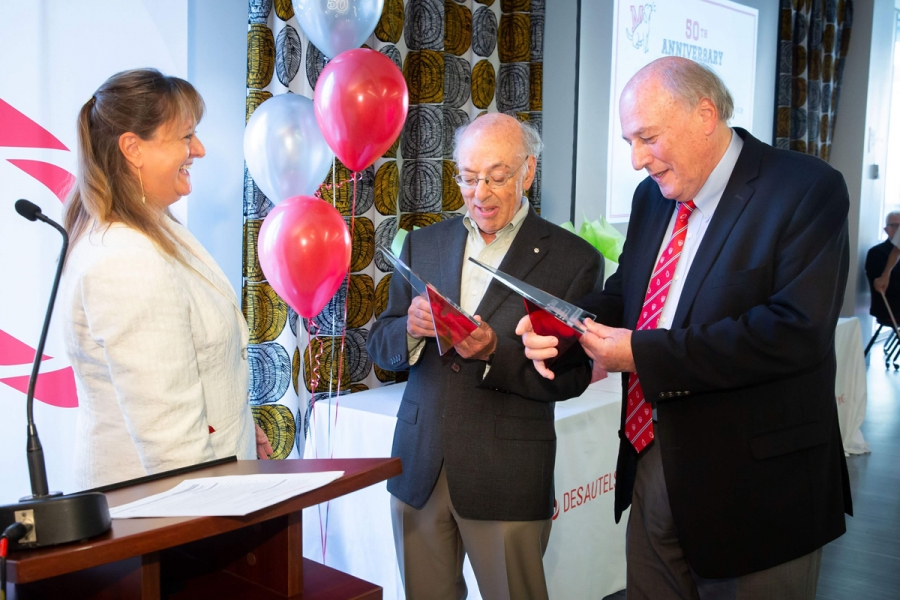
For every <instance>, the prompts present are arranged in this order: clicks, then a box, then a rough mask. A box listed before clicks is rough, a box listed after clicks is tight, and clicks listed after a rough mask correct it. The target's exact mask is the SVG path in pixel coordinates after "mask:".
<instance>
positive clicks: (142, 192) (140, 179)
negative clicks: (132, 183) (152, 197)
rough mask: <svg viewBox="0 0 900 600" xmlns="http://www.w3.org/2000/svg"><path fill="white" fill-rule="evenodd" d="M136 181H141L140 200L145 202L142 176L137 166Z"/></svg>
mask: <svg viewBox="0 0 900 600" xmlns="http://www.w3.org/2000/svg"><path fill="white" fill-rule="evenodd" d="M138 181H139V182H140V183H141V202H142V203H144V204H147V198H146V197H145V196H144V178H143V177H141V168H140V167H138Z"/></svg>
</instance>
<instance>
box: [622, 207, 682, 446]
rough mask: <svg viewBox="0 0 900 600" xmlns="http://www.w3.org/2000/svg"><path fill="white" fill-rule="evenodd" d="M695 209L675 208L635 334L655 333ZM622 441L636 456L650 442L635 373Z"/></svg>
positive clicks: (647, 411) (644, 405)
mask: <svg viewBox="0 0 900 600" xmlns="http://www.w3.org/2000/svg"><path fill="white" fill-rule="evenodd" d="M695 208H697V207H696V205H695V204H694V201H693V200H688V201H687V202H680V203H679V204H678V215H677V216H676V217H675V226H674V227H673V228H672V237H671V238H670V239H669V243H668V245H667V246H666V249H665V250H663V253H662V255H660V257H659V261H658V262H657V263H656V266H655V268H654V269H653V275H651V276H650V285H648V286H647V295H646V297H645V298H644V307H643V308H642V309H641V316H640V318H639V319H638V323H637V327H636V330H638V331H640V330H642V329H656V325H657V323H659V316H660V315H661V314H662V311H663V307H664V306H665V305H666V298H667V297H668V295H669V287H670V286H671V285H672V277H673V276H674V275H675V267H677V266H678V259H679V258H680V257H681V249H682V248H683V247H684V239H685V237H687V228H688V219H689V218H690V216H691V213H692V212H694V209H695ZM625 414H626V416H625V437H626V438H628V441H629V442H631V445H632V446H634V449H635V450H637V451H638V452H639V453H640V452H641V450H643V449H644V448H646V447H647V446H649V445H650V442H652V441H653V417H652V414H651V410H650V404H649V403H648V402H646V401H645V400H644V390H643V389H641V380H640V379H639V378H638V374H637V373H632V374H631V375H629V377H628V410H627V412H626V413H625Z"/></svg>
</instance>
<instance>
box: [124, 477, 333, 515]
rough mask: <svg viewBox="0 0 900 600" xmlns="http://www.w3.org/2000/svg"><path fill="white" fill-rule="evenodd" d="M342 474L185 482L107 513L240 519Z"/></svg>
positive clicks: (225, 478)
mask: <svg viewBox="0 0 900 600" xmlns="http://www.w3.org/2000/svg"><path fill="white" fill-rule="evenodd" d="M343 475H344V472H343V471H321V472H319V473H273V474H268V473H260V474H254V475H227V476H224V477H201V478H198V479H185V480H184V481H182V482H181V483H179V484H178V485H176V486H175V487H173V488H172V489H171V490H169V491H167V492H162V493H160V494H154V495H153V496H148V497H146V498H142V499H141V500H136V501H134V502H129V503H128V504H123V505H122V506H117V507H115V508H111V509H109V513H110V515H111V516H112V518H114V519H135V518H140V517H242V516H244V515H248V514H250V513H252V512H254V511H257V510H260V509H263V508H266V507H267V506H272V505H273V504H278V503H279V502H282V501H284V500H287V499H289V498H293V497H294V496H299V495H300V494H305V493H306V492H310V491H312V490H314V489H316V488H320V487H322V486H325V485H328V484H329V483H331V482H332V481H334V480H335V479H338V478H340V477H342V476H343Z"/></svg>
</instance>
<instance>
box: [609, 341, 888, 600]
mask: <svg viewBox="0 0 900 600" xmlns="http://www.w3.org/2000/svg"><path fill="white" fill-rule="evenodd" d="M865 341H868V340H865ZM870 363H871V364H870V366H869V368H868V377H867V379H868V405H867V407H866V420H865V422H864V423H863V426H862V433H863V436H864V437H865V438H866V441H867V442H868V443H869V448H870V449H871V450H872V453H871V454H865V455H862V456H850V457H848V458H847V467H848V469H849V471H850V486H851V489H852V490H853V508H854V513H855V516H854V517H848V518H847V533H846V534H844V535H843V536H842V537H840V538H838V539H837V540H835V541H834V542H832V543H830V544H828V545H827V546H826V547H825V550H824V552H823V554H822V570H821V572H820V574H819V591H818V594H816V599H817V600H857V599H865V600H898V599H900V371H895V370H894V369H893V367H892V368H891V369H890V370H885V368H884V351H883V349H882V345H881V343H876V345H875V346H874V347H873V348H872V351H871V360H870ZM622 598H625V591H624V590H623V591H621V592H617V593H615V594H612V595H611V596H607V597H606V599H605V600H620V599H622Z"/></svg>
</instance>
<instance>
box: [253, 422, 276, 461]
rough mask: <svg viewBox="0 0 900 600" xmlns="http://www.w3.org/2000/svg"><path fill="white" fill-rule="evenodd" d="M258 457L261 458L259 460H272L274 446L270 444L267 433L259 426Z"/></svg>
mask: <svg viewBox="0 0 900 600" xmlns="http://www.w3.org/2000/svg"><path fill="white" fill-rule="evenodd" d="M254 425H255V424H254ZM256 456H257V457H259V460H269V459H270V458H272V444H270V443H269V438H268V436H267V435H266V432H265V431H263V430H262V429H261V428H260V426H259V425H256Z"/></svg>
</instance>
